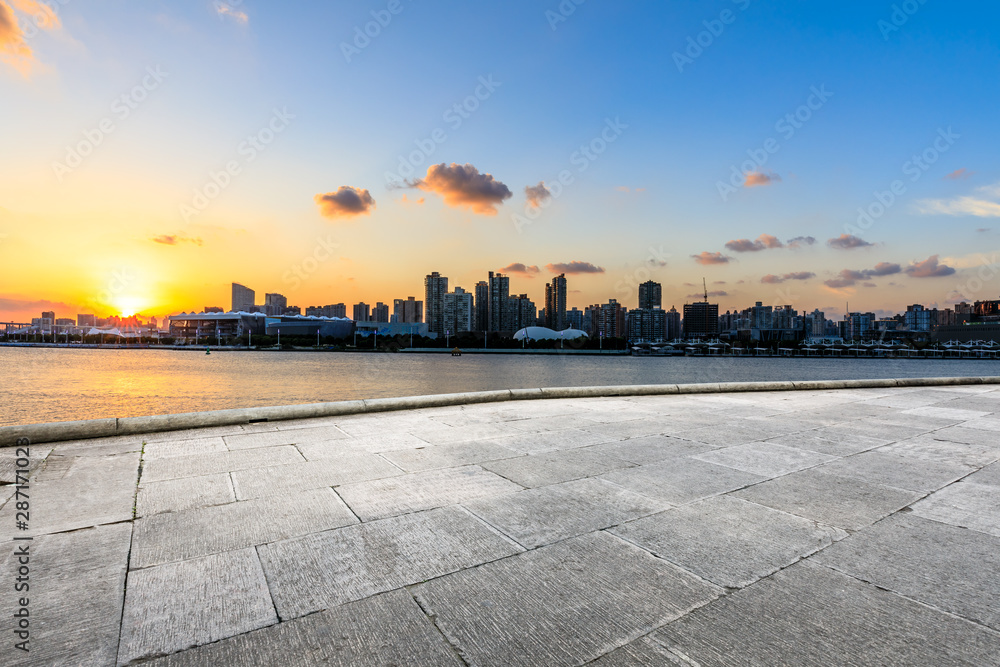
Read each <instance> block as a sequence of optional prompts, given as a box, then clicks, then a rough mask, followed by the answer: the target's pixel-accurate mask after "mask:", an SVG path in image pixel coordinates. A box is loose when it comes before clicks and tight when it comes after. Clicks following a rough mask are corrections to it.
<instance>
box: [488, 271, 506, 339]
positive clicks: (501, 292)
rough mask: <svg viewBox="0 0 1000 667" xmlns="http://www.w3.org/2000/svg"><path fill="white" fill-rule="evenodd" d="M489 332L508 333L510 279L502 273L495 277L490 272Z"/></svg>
mask: <svg viewBox="0 0 1000 667" xmlns="http://www.w3.org/2000/svg"><path fill="white" fill-rule="evenodd" d="M489 297H490V308H489V315H488V317H489V322H488V325H489V330H490V331H510V308H509V304H508V300H509V298H510V278H508V277H507V276H505V275H504V274H502V273H498V274H496V275H494V274H493V272H492V271H490V278H489Z"/></svg>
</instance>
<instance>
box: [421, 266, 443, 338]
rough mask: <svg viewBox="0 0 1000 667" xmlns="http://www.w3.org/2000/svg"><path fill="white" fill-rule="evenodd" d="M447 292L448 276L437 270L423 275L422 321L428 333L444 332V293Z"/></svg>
mask: <svg viewBox="0 0 1000 667" xmlns="http://www.w3.org/2000/svg"><path fill="white" fill-rule="evenodd" d="M447 293H448V278H447V277H445V276H442V275H441V274H440V273H438V272H437V271H434V272H433V273H431V274H430V275H427V276H425V277H424V303H425V304H427V306H426V309H425V311H424V321H425V322H426V323H427V331H428V332H430V333H436V334H444V331H445V326H444V324H445V323H444V295H445V294H447Z"/></svg>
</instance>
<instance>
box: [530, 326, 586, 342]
mask: <svg viewBox="0 0 1000 667" xmlns="http://www.w3.org/2000/svg"><path fill="white" fill-rule="evenodd" d="M581 337H583V338H586V337H587V334H586V333H585V332H583V331H580V330H579V329H566V330H565V331H553V330H552V329H549V328H548V327H525V328H524V329H521V330H520V331H518V332H517V333H516V334H514V340H524V339H528V340H559V339H560V338H562V339H563V340H570V339H573V338H581Z"/></svg>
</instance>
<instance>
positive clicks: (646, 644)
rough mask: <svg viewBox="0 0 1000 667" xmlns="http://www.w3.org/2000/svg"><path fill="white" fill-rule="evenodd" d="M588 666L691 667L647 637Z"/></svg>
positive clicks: (681, 657) (680, 657) (682, 658)
mask: <svg viewBox="0 0 1000 667" xmlns="http://www.w3.org/2000/svg"><path fill="white" fill-rule="evenodd" d="M588 664H589V665H590V666H591V667H663V665H677V666H679V667H691V663H690V662H687V661H686V660H684V656H682V655H678V654H675V653H671V652H670V651H668V650H667V649H666V648H664V647H663V646H661V645H660V644H658V643H656V642H655V641H653V640H652V639H650V638H649V637H643V638H642V639H636V640H635V641H634V642H632V643H631V644H626V645H625V646H622V647H621V648H618V649H615V650H614V651H612V652H611V653H607V654H605V655H603V656H601V657H600V658H598V659H597V660H595V661H594V662H591V663H588Z"/></svg>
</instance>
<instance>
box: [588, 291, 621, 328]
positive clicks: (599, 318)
mask: <svg viewBox="0 0 1000 667" xmlns="http://www.w3.org/2000/svg"><path fill="white" fill-rule="evenodd" d="M625 315H626V310H625V309H624V308H622V306H621V304H620V303H618V300H617V299H611V300H610V301H608V302H607V303H602V304H595V305H593V306H591V307H590V319H591V323H590V330H591V337H594V336H599V337H603V338H622V337H624V336H625V335H626V333H627V330H626V328H625Z"/></svg>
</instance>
